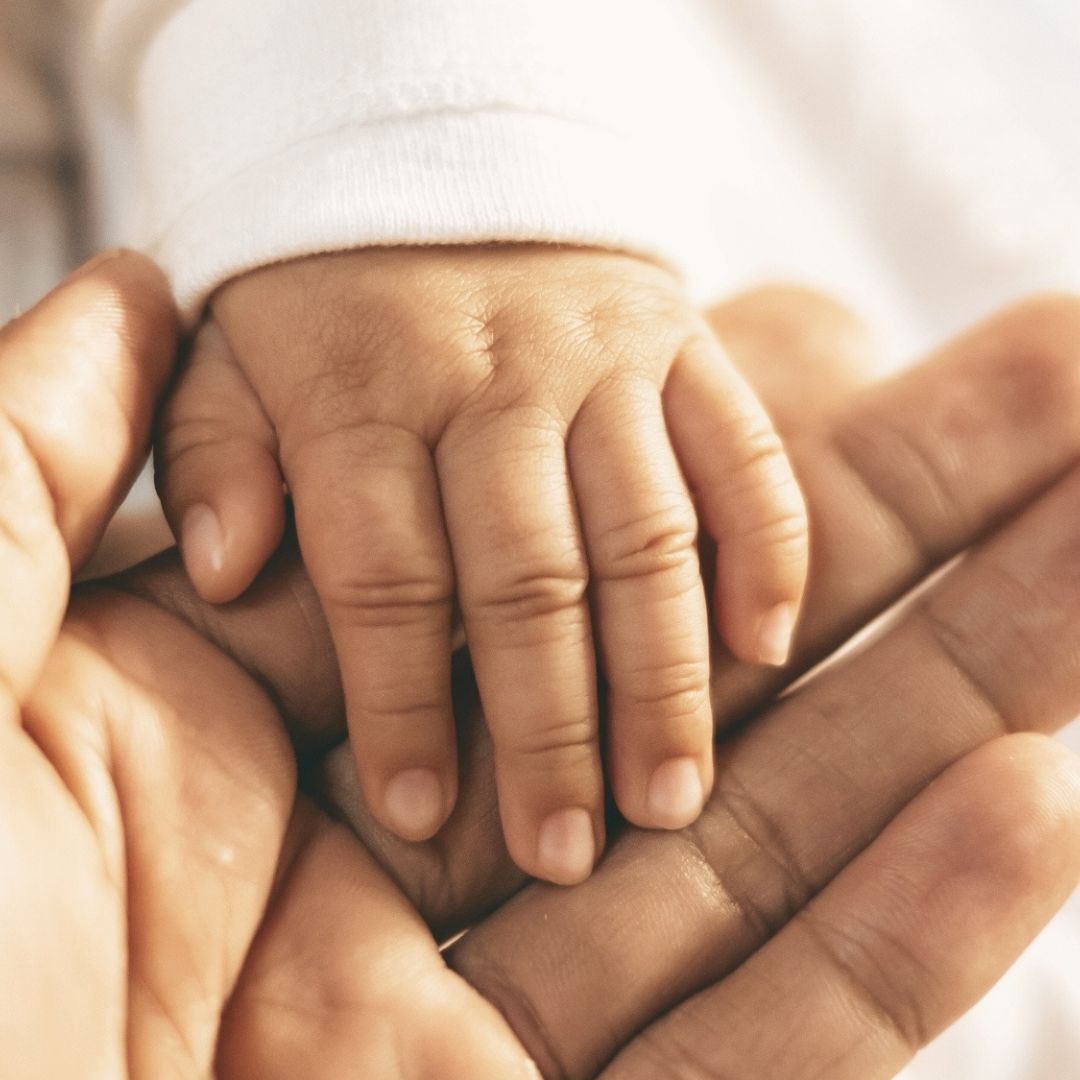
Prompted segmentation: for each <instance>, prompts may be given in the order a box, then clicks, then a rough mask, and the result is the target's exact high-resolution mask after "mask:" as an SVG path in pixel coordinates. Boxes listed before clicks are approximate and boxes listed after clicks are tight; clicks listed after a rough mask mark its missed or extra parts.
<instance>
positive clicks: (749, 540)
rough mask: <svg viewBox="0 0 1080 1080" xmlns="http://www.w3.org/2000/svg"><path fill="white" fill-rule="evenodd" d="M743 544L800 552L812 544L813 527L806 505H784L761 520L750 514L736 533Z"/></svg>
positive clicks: (763, 516)
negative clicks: (810, 524) (808, 518)
mask: <svg viewBox="0 0 1080 1080" xmlns="http://www.w3.org/2000/svg"><path fill="white" fill-rule="evenodd" d="M736 536H737V538H738V540H739V542H740V543H742V544H744V545H747V546H752V547H754V548H767V549H769V550H772V551H791V552H793V553H796V552H798V551H800V550H801V549H803V548H806V547H807V545H808V543H809V537H810V527H809V524H808V522H807V519H806V511H805V510H804V509H803V508H802V506H801V505H800V506H798V507H791V506H787V507H784V506H781V507H778V508H774V509H773V510H772V512H771V513H763V514H761V515H760V516H758V517H754V516H753V515H747V517H746V519H745V521H744V522H743V524H742V527H741V529H740V530H739V532H738V533H737V534H736Z"/></svg>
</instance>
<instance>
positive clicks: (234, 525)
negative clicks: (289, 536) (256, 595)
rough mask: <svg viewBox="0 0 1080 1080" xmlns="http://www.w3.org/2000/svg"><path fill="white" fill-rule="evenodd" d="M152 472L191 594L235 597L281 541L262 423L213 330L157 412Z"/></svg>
mask: <svg viewBox="0 0 1080 1080" xmlns="http://www.w3.org/2000/svg"><path fill="white" fill-rule="evenodd" d="M154 471H155V482H156V484H157V488H158V493H159V494H160V496H161V502H162V506H163V507H164V510H165V516H166V517H167V518H168V520H169V525H170V526H171V527H172V530H173V535H174V536H176V538H177V540H178V541H179V543H180V553H181V555H182V556H183V559H184V565H185V567H186V569H187V572H188V575H189V576H190V578H191V581H192V583H193V584H194V586H195V588H196V590H197V591H198V593H199V595H200V596H201V597H202V598H203V599H204V600H207V601H209V602H210V603H224V602H226V601H228V600H233V599H235V598H236V597H237V596H239V595H240V594H241V593H242V592H243V591H244V590H245V589H246V588H247V587H248V586H249V585H250V584H251V582H252V581H253V580H254V578H255V576H256V574H258V572H259V571H260V570H261V569H262V566H263V564H264V563H265V562H266V560H267V559H268V558H269V557H270V555H271V554H272V553H273V551H274V549H275V548H276V547H277V545H278V544H279V543H280V541H281V534H282V531H283V529H284V525H285V496H284V490H283V487H282V480H281V472H280V470H279V468H278V464H277V443H276V438H275V436H274V432H273V429H272V427H271V425H270V421H269V420H268V419H267V417H266V415H265V414H264V413H263V410H262V406H261V405H260V404H259V401H258V399H257V398H256V397H255V392H254V391H253V390H252V389H251V387H250V386H249V385H248V382H247V380H246V379H245V377H244V375H243V373H242V372H241V370H240V368H239V367H238V366H237V364H236V361H235V360H234V359H233V357H232V354H231V352H230V350H229V346H228V343H227V342H226V341H225V338H224V337H223V335H222V334H221V332H220V331H219V330H218V329H217V327H216V326H215V325H214V324H213V323H208V324H207V325H206V326H204V327H203V329H202V330H201V331H200V332H199V335H198V337H197V338H196V339H195V343H194V345H193V346H192V350H191V355H190V357H189V358H188V361H187V364H186V365H185V367H184V368H183V370H182V371H181V373H180V377H179V379H178V381H177V385H176V388H175V390H174V391H173V393H172V395H171V397H170V398H169V399H168V401H167V402H166V405H165V408H164V410H163V412H162V416H161V420H160V422H159V437H158V440H157V444H156V449H155V458H154Z"/></svg>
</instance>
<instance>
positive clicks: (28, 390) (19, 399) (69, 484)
mask: <svg viewBox="0 0 1080 1080" xmlns="http://www.w3.org/2000/svg"><path fill="white" fill-rule="evenodd" d="M175 344H176V325H175V317H174V313H173V308H172V304H171V300H170V297H169V291H168V288H167V285H166V283H165V279H164V277H163V276H162V275H161V273H160V272H159V271H158V270H157V269H156V268H155V267H154V266H153V265H152V264H151V263H150V262H148V261H147V260H146V259H144V258H142V257H141V256H138V255H134V254H132V253H128V252H115V253H111V254H109V255H106V256H102V257H100V258H99V259H98V260H96V261H95V262H93V263H91V264H89V265H88V266H86V267H84V268H83V269H82V270H81V271H79V272H77V273H76V274H74V275H73V276H72V277H70V278H69V279H68V280H67V281H65V282H64V283H63V284H62V285H60V286H59V287H58V288H57V289H56V290H55V291H54V292H53V293H51V294H50V295H49V296H48V297H46V298H45V299H44V300H43V301H42V302H41V303H40V304H38V305H37V307H35V308H34V309H33V310H31V311H29V312H27V313H26V314H25V315H23V316H21V317H20V318H18V319H16V320H14V321H13V322H11V323H9V324H8V325H7V326H6V327H4V329H3V330H2V331H0V590H2V595H3V603H4V609H5V611H7V612H8V613H13V612H18V613H19V617H18V618H11V617H9V618H7V619H5V620H4V621H3V625H2V626H0V680H2V681H3V683H4V685H5V687H6V688H7V689H8V690H9V691H10V693H11V694H12V695H14V697H15V698H16V699H21V698H23V697H25V695H26V693H27V691H28V690H29V688H30V687H31V686H32V685H33V683H34V682H35V681H36V678H37V675H38V672H39V670H40V666H41V664H42V663H43V661H44V658H45V655H46V652H47V650H48V648H49V646H50V645H51V643H52V641H53V639H54V638H55V636H56V632H57V630H58V629H59V625H60V619H61V618H62V615H63V611H64V607H65V605H66V603H67V593H68V584H69V581H70V575H71V567H72V566H74V567H78V566H80V565H81V564H82V563H83V562H84V561H85V559H86V558H87V557H88V556H89V555H90V553H91V552H92V550H93V548H94V547H95V546H96V544H97V542H98V540H99V538H100V536H101V533H102V532H103V531H104V528H105V525H106V524H107V522H108V520H109V518H110V517H111V516H112V513H113V511H114V510H115V509H116V507H117V505H119V502H120V500H121V498H122V497H123V495H124V493H125V492H126V490H127V488H128V486H129V485H130V483H131V481H132V479H133V478H134V476H135V473H136V471H137V470H138V468H139V466H140V464H141V461H142V457H143V455H144V454H145V452H146V448H147V443H148V439H149V433H150V426H151V423H152V419H153V412H154V405H155V402H156V400H157V398H158V396H159V394H160V393H161V391H162V389H163V387H164V384H165V381H166V379H167V377H168V374H169V371H170V369H171V366H172V361H173V354H174V349H175Z"/></svg>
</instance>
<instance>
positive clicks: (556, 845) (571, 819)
mask: <svg viewBox="0 0 1080 1080" xmlns="http://www.w3.org/2000/svg"><path fill="white" fill-rule="evenodd" d="M536 857H537V861H538V862H539V864H540V876H541V877H544V878H546V879H547V880H548V881H554V882H555V883H556V884H557V885H575V884H577V883H578V882H579V881H584V880H585V879H586V878H587V877H588V876H589V874H591V873H592V868H593V863H594V862H596V837H595V836H594V835H593V824H592V818H591V817H590V816H589V811H588V810H584V809H582V808H580V807H577V808H575V809H573V810H557V811H556V812H555V813H554V814H550V815H548V817H547V818H545V819H544V822H543V824H542V825H541V826H540V834H539V836H538V838H537V845H536Z"/></svg>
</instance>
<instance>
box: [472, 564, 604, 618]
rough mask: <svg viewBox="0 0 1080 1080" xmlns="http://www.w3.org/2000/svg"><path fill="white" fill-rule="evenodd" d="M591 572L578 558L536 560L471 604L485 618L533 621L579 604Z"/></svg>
mask: <svg viewBox="0 0 1080 1080" xmlns="http://www.w3.org/2000/svg"><path fill="white" fill-rule="evenodd" d="M588 582H589V579H588V572H587V570H586V569H585V567H584V565H583V564H582V563H581V562H580V561H578V560H573V561H571V560H567V562H565V563H559V562H555V561H551V562H550V563H548V564H547V565H542V564H539V563H538V564H534V565H533V566H532V567H531V568H530V569H528V570H527V571H525V572H519V573H517V574H515V575H513V576H511V577H507V578H506V579H504V580H502V581H497V582H496V583H494V584H493V585H492V586H491V587H490V588H489V589H487V590H485V591H483V592H480V593H478V594H477V595H476V596H475V597H473V598H472V599H471V602H470V603H469V605H468V606H469V607H470V608H471V609H472V612H473V613H474V614H475V615H477V616H480V617H482V618H488V619H494V620H497V621H499V622H522V621H524V622H530V621H532V620H533V619H537V618H542V617H544V616H551V615H557V614H560V613H562V612H566V611H572V610H574V609H577V608H580V607H581V605H582V604H583V603H584V601H585V595H586V592H587V590H588Z"/></svg>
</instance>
